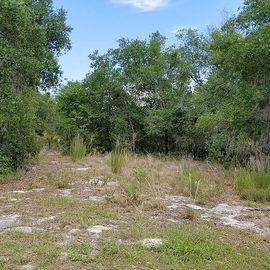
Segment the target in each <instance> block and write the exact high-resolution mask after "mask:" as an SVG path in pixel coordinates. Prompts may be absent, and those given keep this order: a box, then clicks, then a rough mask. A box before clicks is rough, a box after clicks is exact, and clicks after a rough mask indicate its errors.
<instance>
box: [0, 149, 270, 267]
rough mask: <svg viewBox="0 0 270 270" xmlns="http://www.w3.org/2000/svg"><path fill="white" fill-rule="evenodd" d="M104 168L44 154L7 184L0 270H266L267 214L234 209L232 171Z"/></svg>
mask: <svg viewBox="0 0 270 270" xmlns="http://www.w3.org/2000/svg"><path fill="white" fill-rule="evenodd" d="M110 165H111V164H110V157H109V156H108V155H93V156H88V157H86V158H84V159H83V160H82V161H80V162H76V163H74V162H72V161H71V160H70V158H69V157H63V156H60V155H59V154H58V153H56V152H45V151H44V152H42V153H41V155H40V157H39V159H38V160H37V161H36V164H32V166H31V167H29V169H28V171H27V172H26V173H25V174H24V175H23V176H22V177H21V179H20V181H16V182H12V183H11V182H9V180H11V178H10V179H7V178H5V181H6V183H2V184H1V194H0V238H1V241H0V268H1V269H236V266H237V269H251V268H252V269H269V268H270V252H269V248H270V227H269V224H270V223H269V221H270V205H269V204H264V205H261V204H255V203H247V202H243V201H241V200H240V199H239V196H238V195H237V192H236V191H235V190H234V187H233V186H232V184H231V183H232V181H231V180H230V179H232V177H233V176H232V175H229V172H226V171H224V170H222V169H220V168H216V167H213V166H210V165H209V164H208V163H203V162H195V161H190V160H181V161H176V160H172V159H170V160H168V159H166V160H164V159H161V158H160V157H159V158H158V157H154V156H136V155H134V156H126V160H125V163H124V164H123V166H122V168H121V167H119V168H118V170H117V172H116V173H112V167H111V166H110ZM193 179H196V181H195V180H194V182H193ZM192 185H193V186H195V189H192ZM225 198H226V199H225Z"/></svg>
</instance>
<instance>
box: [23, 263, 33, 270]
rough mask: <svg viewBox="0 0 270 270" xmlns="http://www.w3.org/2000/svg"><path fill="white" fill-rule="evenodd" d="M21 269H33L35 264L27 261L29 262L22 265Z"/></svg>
mask: <svg viewBox="0 0 270 270" xmlns="http://www.w3.org/2000/svg"><path fill="white" fill-rule="evenodd" d="M22 269H24V270H34V269H35V266H34V265H33V264H31V263H29V264H26V265H23V266H22Z"/></svg>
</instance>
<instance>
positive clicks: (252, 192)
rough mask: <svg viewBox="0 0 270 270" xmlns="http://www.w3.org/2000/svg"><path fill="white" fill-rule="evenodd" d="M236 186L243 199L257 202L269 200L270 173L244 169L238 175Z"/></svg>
mask: <svg viewBox="0 0 270 270" xmlns="http://www.w3.org/2000/svg"><path fill="white" fill-rule="evenodd" d="M236 188H237V190H238V191H239V193H240V195H241V197H242V198H243V199H246V200H251V201H257V202H266V201H268V202H269V201H270V174H269V173H265V172H256V171H248V170H242V171H240V173H239V174H238V175H237V176H236Z"/></svg>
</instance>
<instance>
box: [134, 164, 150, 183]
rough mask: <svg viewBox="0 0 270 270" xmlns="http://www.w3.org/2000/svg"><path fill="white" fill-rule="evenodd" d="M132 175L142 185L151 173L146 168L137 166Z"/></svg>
mask: <svg viewBox="0 0 270 270" xmlns="http://www.w3.org/2000/svg"><path fill="white" fill-rule="evenodd" d="M132 175H133V176H134V177H135V179H136V180H137V181H138V182H140V183H141V182H145V181H146V180H147V178H148V177H149V173H148V171H147V169H146V168H145V167H144V166H136V167H135V168H133V170H132Z"/></svg>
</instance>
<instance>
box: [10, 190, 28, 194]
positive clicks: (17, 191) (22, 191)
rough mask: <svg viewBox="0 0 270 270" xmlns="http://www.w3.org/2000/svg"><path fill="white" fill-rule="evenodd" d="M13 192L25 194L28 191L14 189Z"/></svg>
mask: <svg viewBox="0 0 270 270" xmlns="http://www.w3.org/2000/svg"><path fill="white" fill-rule="evenodd" d="M12 193H16V194H24V193H26V191H25V190H14V191H12Z"/></svg>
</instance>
